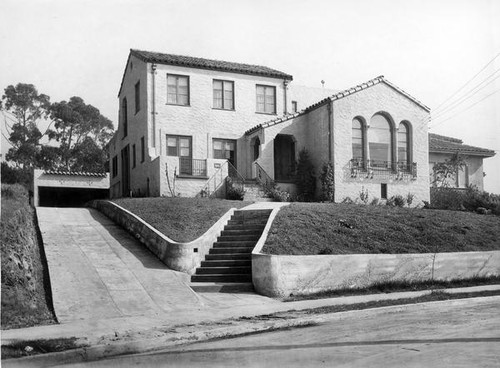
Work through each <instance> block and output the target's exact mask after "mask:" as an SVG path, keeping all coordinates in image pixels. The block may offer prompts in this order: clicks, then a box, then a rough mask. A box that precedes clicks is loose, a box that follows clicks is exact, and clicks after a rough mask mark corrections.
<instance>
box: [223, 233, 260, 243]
mask: <svg viewBox="0 0 500 368" xmlns="http://www.w3.org/2000/svg"><path fill="white" fill-rule="evenodd" d="M259 238H260V234H256V235H222V236H219V237H218V238H217V241H218V242H242V241H257V240H259Z"/></svg>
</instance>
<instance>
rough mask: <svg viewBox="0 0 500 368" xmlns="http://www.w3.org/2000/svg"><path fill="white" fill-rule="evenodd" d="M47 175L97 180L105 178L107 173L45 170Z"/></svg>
mask: <svg viewBox="0 0 500 368" xmlns="http://www.w3.org/2000/svg"><path fill="white" fill-rule="evenodd" d="M43 173H44V174H47V175H65V176H92V177H97V178H105V177H106V175H107V173H96V172H83V171H63V170H45V171H44V172H43Z"/></svg>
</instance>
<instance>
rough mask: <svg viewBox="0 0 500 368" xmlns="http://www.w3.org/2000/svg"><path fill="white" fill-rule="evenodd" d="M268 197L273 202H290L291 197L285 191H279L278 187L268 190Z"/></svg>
mask: <svg viewBox="0 0 500 368" xmlns="http://www.w3.org/2000/svg"><path fill="white" fill-rule="evenodd" d="M269 197H270V198H272V199H273V200H274V201H275V202H292V201H293V198H292V195H291V194H290V193H289V192H287V191H286V190H281V189H279V187H274V188H272V189H270V190H269Z"/></svg>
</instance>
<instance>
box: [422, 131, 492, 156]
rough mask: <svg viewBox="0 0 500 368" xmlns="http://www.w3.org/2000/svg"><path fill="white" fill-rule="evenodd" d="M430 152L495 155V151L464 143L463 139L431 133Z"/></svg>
mask: <svg viewBox="0 0 500 368" xmlns="http://www.w3.org/2000/svg"><path fill="white" fill-rule="evenodd" d="M429 152H434V153H456V152H459V153H463V154H468V155H474V156H481V157H492V156H495V151H493V150H489V149H486V148H481V147H474V146H469V145H467V144H463V141H462V140H461V139H457V138H452V137H446V136H444V135H439V134H433V133H429Z"/></svg>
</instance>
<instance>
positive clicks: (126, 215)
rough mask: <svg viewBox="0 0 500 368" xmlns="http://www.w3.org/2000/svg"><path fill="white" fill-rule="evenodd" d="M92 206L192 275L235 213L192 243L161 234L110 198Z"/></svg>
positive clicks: (162, 256)
mask: <svg viewBox="0 0 500 368" xmlns="http://www.w3.org/2000/svg"><path fill="white" fill-rule="evenodd" d="M89 205H90V207H93V208H95V209H97V210H99V211H101V212H102V213H103V214H105V215H106V216H108V217H109V218H110V219H112V220H113V221H115V222H116V223H118V224H120V225H121V226H123V227H124V228H125V229H126V230H127V231H128V232H129V233H131V234H132V235H133V236H134V237H135V238H136V239H138V240H139V241H140V242H141V243H143V244H144V245H145V246H146V247H147V248H148V249H149V250H150V251H151V252H153V253H154V254H155V255H156V256H157V257H158V258H159V259H160V260H161V261H162V262H163V263H165V264H166V265H167V266H168V267H169V268H171V269H173V270H176V271H181V272H186V273H188V274H193V273H194V272H195V271H196V268H197V267H200V264H201V261H202V260H203V259H204V258H205V255H206V254H207V253H208V251H209V250H210V248H211V247H212V245H213V243H214V242H215V241H216V240H217V237H218V236H219V235H220V232H221V231H222V229H223V228H224V226H225V225H226V224H227V222H228V220H229V219H230V218H231V216H232V215H233V212H234V211H235V209H234V208H233V209H230V210H229V211H228V212H226V213H225V214H224V216H222V217H221V218H220V219H219V221H217V222H216V223H215V224H214V225H213V226H212V227H211V228H210V229H208V230H207V232H206V233H205V234H203V235H202V236H200V237H199V238H198V239H196V240H193V241H192V242H189V243H179V242H176V241H174V240H172V239H170V238H168V237H167V236H165V235H163V234H162V233H160V232H159V231H158V230H156V229H155V228H153V227H152V226H150V225H149V224H147V223H146V222H144V221H143V220H142V219H141V218H140V217H138V216H136V215H134V214H133V213H132V212H130V211H127V210H126V209H125V208H123V207H120V206H118V205H117V204H115V203H113V202H110V201H92V202H90V204H89Z"/></svg>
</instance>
